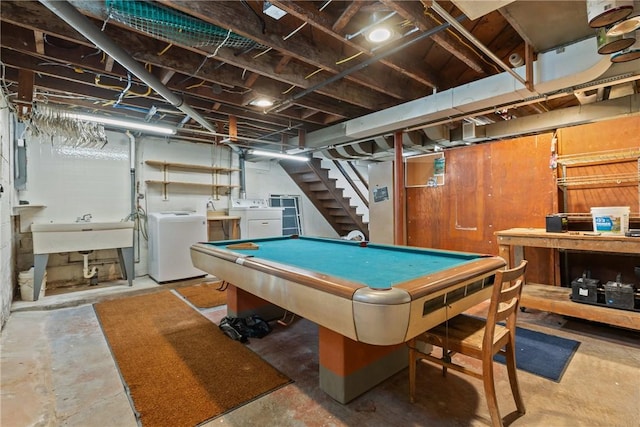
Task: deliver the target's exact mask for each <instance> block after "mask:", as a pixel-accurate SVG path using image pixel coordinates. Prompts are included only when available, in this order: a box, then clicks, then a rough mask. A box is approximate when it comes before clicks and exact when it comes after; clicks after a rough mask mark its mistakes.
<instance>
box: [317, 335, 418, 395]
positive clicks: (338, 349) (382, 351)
mask: <svg viewBox="0 0 640 427" xmlns="http://www.w3.org/2000/svg"><path fill="white" fill-rule="evenodd" d="M318 348H319V350H318V351H319V353H320V355H319V359H320V388H321V389H322V390H323V391H324V392H325V393H327V394H328V395H329V396H331V397H332V398H334V399H335V400H337V401H338V402H340V403H348V402H349V401H351V400H353V399H354V398H356V397H358V396H359V395H361V394H363V393H364V392H366V391H368V390H371V389H372V388H373V387H375V386H376V385H378V384H379V383H381V382H382V381H384V380H386V379H387V378H389V377H390V376H392V375H394V374H395V373H397V372H399V371H401V370H402V369H404V368H406V367H407V360H408V355H407V346H406V345H404V344H399V345H393V346H377V345H370V344H364V343H360V342H357V341H353V340H352V339H349V338H347V337H345V336H343V335H340V334H338V333H337V332H333V331H332V330H330V329H327V328H324V327H322V326H320V327H319V346H318Z"/></svg>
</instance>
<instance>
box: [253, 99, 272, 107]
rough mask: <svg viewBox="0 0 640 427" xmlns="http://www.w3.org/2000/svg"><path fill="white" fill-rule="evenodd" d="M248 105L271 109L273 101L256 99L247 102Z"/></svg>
mask: <svg viewBox="0 0 640 427" xmlns="http://www.w3.org/2000/svg"><path fill="white" fill-rule="evenodd" d="M249 105H253V106H254V107H263V108H264V107H271V106H272V105H273V101H272V100H270V99H267V98H257V99H254V100H253V101H251V102H249Z"/></svg>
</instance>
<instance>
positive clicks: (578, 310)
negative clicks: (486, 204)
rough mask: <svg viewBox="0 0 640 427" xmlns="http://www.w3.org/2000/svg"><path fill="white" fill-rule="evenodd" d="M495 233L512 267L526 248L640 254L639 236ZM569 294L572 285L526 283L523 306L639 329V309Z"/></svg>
mask: <svg viewBox="0 0 640 427" xmlns="http://www.w3.org/2000/svg"><path fill="white" fill-rule="evenodd" d="M496 236H497V238H498V245H499V246H498V249H499V255H500V256H501V257H503V258H504V259H505V260H506V261H507V265H509V266H513V265H517V264H518V263H519V262H520V261H521V260H522V259H523V257H524V247H536V248H551V249H556V250H557V249H565V250H575V251H588V252H602V253H613V254H624V255H632V256H640V238H637V237H625V236H616V235H601V236H590V235H587V234H585V233H584V232H572V233H548V232H546V231H545V230H544V229H541V228H512V229H509V230H503V231H498V232H496ZM512 252H513V259H512V256H511V253H512ZM556 284H559V282H557V283H556ZM570 295H571V289H570V288H563V287H560V286H551V285H545V284H534V283H527V285H526V286H525V287H524V289H523V291H522V301H521V305H522V306H523V307H527V308H532V309H536V310H542V311H548V312H551V313H557V314H561V315H565V316H572V317H577V318H581V319H586V320H591V321H595V322H602V323H607V324H609V325H614V326H620V327H624V328H629V329H635V330H640V312H637V311H629V310H620V309H616V308H610V307H603V306H595V305H588V304H580V303H576V302H573V301H571V299H570V298H569V297H570Z"/></svg>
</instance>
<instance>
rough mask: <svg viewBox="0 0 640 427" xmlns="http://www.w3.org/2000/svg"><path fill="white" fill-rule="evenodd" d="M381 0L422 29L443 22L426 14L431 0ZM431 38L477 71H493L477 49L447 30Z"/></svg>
mask: <svg viewBox="0 0 640 427" xmlns="http://www.w3.org/2000/svg"><path fill="white" fill-rule="evenodd" d="M380 2H381V3H384V4H385V5H387V6H388V7H389V8H391V9H392V10H394V11H395V12H396V13H397V14H398V15H400V16H402V17H403V18H404V19H407V20H409V21H410V22H412V23H413V25H414V26H415V27H416V28H418V29H419V30H420V31H429V30H431V29H432V28H435V27H437V26H439V25H441V24H442V22H440V21H438V20H437V19H435V18H434V17H433V16H431V15H430V14H429V13H428V12H427V14H425V12H426V9H427V8H428V7H429V6H430V5H431V1H428V0H422V3H420V2H412V1H395V0H380ZM431 39H432V40H433V41H434V43H436V44H437V45H438V46H440V47H441V48H443V49H444V50H446V51H447V52H449V53H450V54H451V55H453V56H454V57H456V58H458V59H459V60H460V61H462V62H463V63H465V64H466V65H467V66H468V67H469V68H471V69H472V70H474V71H475V72H477V73H490V72H493V70H492V69H491V68H490V67H489V65H488V64H486V63H485V62H484V61H482V59H481V58H480V57H479V54H478V53H477V52H476V51H474V50H473V49H471V48H470V47H468V46H467V45H465V44H462V43H461V42H460V41H459V40H458V39H456V38H455V37H453V36H451V35H450V34H449V33H447V32H446V31H441V32H439V33H436V34H434V35H432V36H431Z"/></svg>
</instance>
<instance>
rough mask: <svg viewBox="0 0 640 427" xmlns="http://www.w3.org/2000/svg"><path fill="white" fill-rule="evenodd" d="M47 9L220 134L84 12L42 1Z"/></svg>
mask: <svg viewBox="0 0 640 427" xmlns="http://www.w3.org/2000/svg"><path fill="white" fill-rule="evenodd" d="M39 1H40V3H42V4H43V5H44V6H45V7H46V8H47V9H49V10H51V11H52V12H53V13H55V14H56V15H58V16H59V17H60V18H62V19H63V20H64V21H65V22H66V23H67V24H69V25H70V26H71V27H73V29H74V30H76V31H78V32H79V33H80V34H82V35H83V36H84V37H85V38H86V39H87V40H89V41H91V42H92V43H93V44H95V45H96V46H97V47H98V48H99V49H102V50H103V51H104V52H105V53H106V54H107V55H109V56H110V57H112V58H113V59H114V60H115V61H117V62H118V63H119V64H120V65H122V66H123V67H124V68H126V69H127V70H128V71H129V72H130V73H131V74H133V75H135V76H136V77H138V78H139V79H140V80H142V81H143V82H144V83H145V84H146V85H148V86H149V87H150V88H151V89H153V90H154V91H156V92H157V93H158V95H160V96H161V97H163V98H164V99H166V100H167V101H168V102H169V103H170V104H171V105H173V106H174V107H176V108H177V109H178V110H180V111H182V112H183V113H185V114H186V115H188V116H189V117H191V118H193V119H194V120H195V121H196V122H198V123H199V124H200V125H202V126H203V127H204V128H205V129H207V130H209V131H211V132H214V133H215V132H216V128H215V126H214V125H213V124H212V123H209V121H208V120H207V119H206V118H205V117H204V116H202V115H201V114H200V113H198V112H197V111H196V110H194V109H193V108H192V107H190V106H189V105H187V104H185V103H184V100H183V99H182V97H180V96H179V95H176V94H175V93H173V92H172V91H171V90H169V88H167V87H166V86H165V85H164V84H162V82H161V81H160V80H159V79H158V78H157V77H156V76H154V75H153V74H151V73H150V72H148V71H147V70H146V69H145V68H144V67H143V66H142V65H141V64H140V63H138V62H137V61H136V60H135V59H133V58H132V57H131V55H129V53H127V52H126V51H125V50H124V49H122V48H121V47H120V46H118V45H116V44H115V43H114V42H113V40H111V39H110V38H109V37H107V36H106V35H105V34H104V33H103V32H102V31H100V29H99V28H98V27H96V26H95V25H94V24H93V23H92V22H91V21H90V20H89V19H88V18H87V17H86V16H84V15H83V14H82V13H80V12H79V11H78V10H77V9H76V8H75V7H73V6H72V5H71V4H70V3H69V2H67V1H52V0H39Z"/></svg>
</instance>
